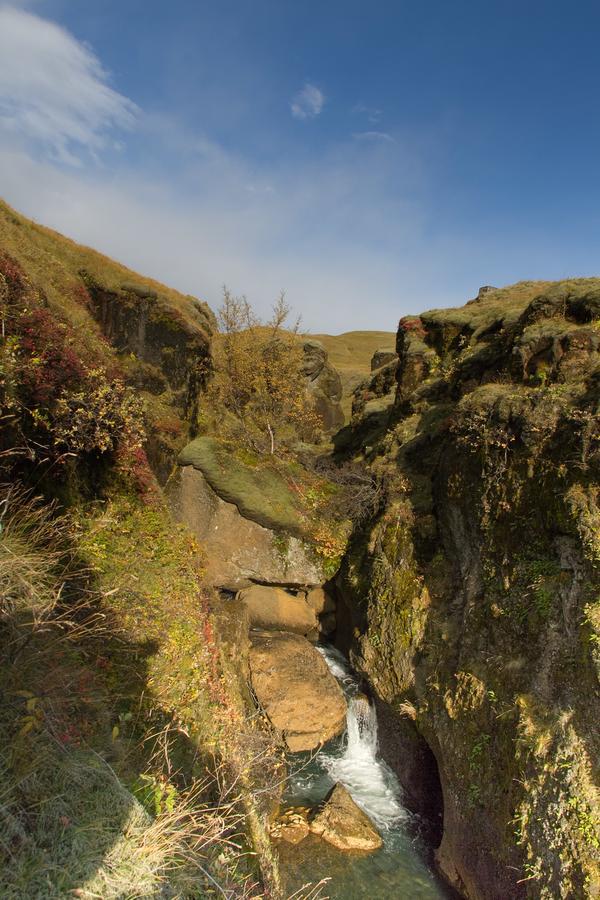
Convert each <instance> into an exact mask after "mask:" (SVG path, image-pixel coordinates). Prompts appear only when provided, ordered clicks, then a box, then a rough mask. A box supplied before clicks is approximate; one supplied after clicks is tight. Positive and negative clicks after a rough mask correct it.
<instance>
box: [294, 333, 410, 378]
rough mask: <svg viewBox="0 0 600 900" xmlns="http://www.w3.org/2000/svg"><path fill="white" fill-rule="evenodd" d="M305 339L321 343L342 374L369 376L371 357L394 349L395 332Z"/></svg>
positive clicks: (327, 335)
mask: <svg viewBox="0 0 600 900" xmlns="http://www.w3.org/2000/svg"><path fill="white" fill-rule="evenodd" d="M303 337H305V338H308V339H311V340H315V341H320V342H321V343H322V344H323V346H324V347H325V349H326V350H327V352H328V353H329V362H330V363H331V365H332V366H334V367H335V368H336V369H338V371H339V372H340V373H344V374H345V373H350V374H355V373H356V374H360V375H367V374H368V373H369V372H370V371H371V357H372V356H373V354H374V353H375V351H376V350H380V349H382V348H385V347H391V348H393V347H394V346H395V344H396V333H395V332H394V331H346V332H344V333H343V334H306V335H303Z"/></svg>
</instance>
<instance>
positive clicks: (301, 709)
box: [250, 631, 346, 753]
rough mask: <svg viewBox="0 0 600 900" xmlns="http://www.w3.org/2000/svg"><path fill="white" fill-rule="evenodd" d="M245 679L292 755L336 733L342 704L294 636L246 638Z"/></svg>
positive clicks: (307, 647) (315, 655) (311, 653)
mask: <svg viewBox="0 0 600 900" xmlns="http://www.w3.org/2000/svg"><path fill="white" fill-rule="evenodd" d="M251 639H252V647H251V649H250V674H251V680H252V687H253V689H254V693H255V694H256V697H257V699H258V702H259V703H260V705H261V706H262V708H263V709H264V711H265V712H266V714H267V716H268V717H269V719H270V720H271V723H272V724H273V726H274V728H275V729H276V730H277V731H278V732H279V733H280V734H281V736H282V738H283V740H284V742H285V744H286V746H287V747H288V749H289V750H291V751H292V752H293V753H297V752H300V751H302V750H314V749H315V747H318V746H319V745H320V744H324V743H325V742H326V741H328V740H330V739H331V738H333V737H335V736H336V735H337V734H339V733H340V732H341V731H342V730H343V728H344V725H345V722H346V701H345V699H344V695H343V693H342V690H341V688H340V686H339V685H338V683H337V681H336V680H335V678H334V677H333V675H332V674H331V672H330V671H329V669H328V667H327V663H326V662H325V660H324V659H323V657H322V656H321V654H320V653H319V651H318V650H315V648H314V647H313V646H312V644H310V643H309V641H307V639H306V638H305V637H302V636H301V635H299V634H288V633H286V632H281V631H279V632H278V631H271V632H269V631H260V632H253V633H251Z"/></svg>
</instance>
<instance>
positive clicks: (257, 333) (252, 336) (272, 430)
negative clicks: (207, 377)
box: [209, 288, 318, 453]
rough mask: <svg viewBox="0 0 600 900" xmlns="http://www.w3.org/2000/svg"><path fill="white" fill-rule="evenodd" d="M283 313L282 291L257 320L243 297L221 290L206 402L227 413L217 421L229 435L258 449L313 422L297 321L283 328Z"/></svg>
mask: <svg viewBox="0 0 600 900" xmlns="http://www.w3.org/2000/svg"><path fill="white" fill-rule="evenodd" d="M289 315H290V308H289V306H288V305H287V303H286V301H285V297H284V295H283V294H281V295H280V297H279V299H278V300H277V301H276V303H275V304H274V306H273V313H272V316H271V318H270V319H269V321H268V322H265V323H263V322H261V320H260V319H259V318H258V317H257V316H256V314H255V313H254V311H253V310H252V308H251V306H250V304H249V303H248V301H247V300H246V298H245V297H241V298H240V297H233V296H232V294H231V293H230V292H229V291H228V290H227V289H226V288H225V289H224V298H223V304H222V306H221V309H220V310H219V321H220V325H221V332H220V333H219V335H218V336H217V338H216V340H215V346H214V377H213V380H212V384H211V387H210V389H209V402H210V404H211V406H212V408H213V409H214V410H217V411H220V412H221V413H222V412H223V411H224V412H225V413H226V414H227V413H228V414H229V419H227V417H225V418H222V419H221V421H220V427H221V428H222V429H224V430H227V429H229V430H231V431H234V432H236V431H237V434H235V435H232V436H235V437H239V438H240V439H241V440H242V441H243V442H244V443H246V444H247V445H249V446H251V447H252V448H253V449H256V450H259V451H261V452H265V451H269V452H271V453H273V452H275V448H276V446H277V447H278V448H279V447H280V445H281V444H282V443H284V444H285V442H286V441H290V440H294V439H296V440H297V439H310V438H311V437H312V436H313V435H314V432H315V430H316V428H317V426H318V417H317V415H316V413H315V410H314V408H313V406H312V403H311V402H310V400H309V397H308V395H307V391H306V384H305V381H304V377H303V373H302V362H303V348H302V342H301V341H299V340H298V329H299V324H300V323H299V321H297V322H296V323H295V324H294V325H293V326H291V327H288V326H287V325H286V322H287V320H288V318H289Z"/></svg>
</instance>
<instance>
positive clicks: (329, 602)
mask: <svg viewBox="0 0 600 900" xmlns="http://www.w3.org/2000/svg"><path fill="white" fill-rule="evenodd" d="M306 602H307V603H308V605H309V606H310V607H311V608H312V609H314V611H315V612H316V614H317V615H318V616H321V615H323V613H332V612H335V600H334V599H333V597H332V596H331V595H330V594H328V593H327V591H326V590H325V588H322V587H315V588H311V590H310V591H309V592H308V593H307V595H306Z"/></svg>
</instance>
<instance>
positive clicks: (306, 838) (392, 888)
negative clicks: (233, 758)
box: [233, 585, 449, 900]
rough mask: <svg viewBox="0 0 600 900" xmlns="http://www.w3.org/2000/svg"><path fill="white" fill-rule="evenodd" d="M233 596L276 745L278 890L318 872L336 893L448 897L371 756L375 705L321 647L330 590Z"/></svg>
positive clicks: (394, 790) (329, 619)
mask: <svg viewBox="0 0 600 900" xmlns="http://www.w3.org/2000/svg"><path fill="white" fill-rule="evenodd" d="M233 603H234V604H237V605H239V608H240V612H241V611H242V610H243V614H244V615H246V616H247V617H248V621H249V626H250V630H249V637H250V648H249V671H250V679H251V686H252V691H253V694H254V696H255V698H256V702H257V705H258V707H259V709H260V710H261V712H262V713H263V715H264V717H265V720H266V721H268V723H269V727H271V728H272V730H273V732H274V735H275V737H276V740H278V741H279V742H280V744H281V746H282V747H284V748H285V752H286V763H287V767H288V773H289V774H288V779H287V781H286V787H285V790H284V793H283V796H282V797H281V802H280V804H279V809H278V811H277V812H276V813H275V814H274V818H273V821H272V825H271V836H272V839H273V842H274V844H275V845H276V846H277V848H278V852H279V857H280V863H281V869H282V879H283V882H284V885H285V888H286V891H287V893H288V894H293V893H294V892H295V891H296V890H299V889H300V888H301V887H302V886H303V885H304V884H306V883H308V882H311V883H315V882H318V881H320V880H321V879H330V881H328V883H327V887H326V889H325V891H326V894H327V895H328V896H330V897H332V898H340V900H341V898H344V900H347V898H369V900H371V898H374V900H377V898H384V897H385V898H389V897H394V898H396V897H397V898H407V900H408V898H421V897H422V898H440V897H446V896H449V895H448V893H447V891H446V889H445V888H444V887H443V886H442V885H441V884H439V883H438V881H437V878H436V876H435V874H434V871H433V869H432V867H431V866H430V865H429V857H430V855H429V853H428V848H427V846H426V844H425V842H424V841H423V840H422V838H421V837H420V828H419V821H418V819H417V818H416V817H415V816H413V815H412V814H411V813H410V812H409V811H408V810H407V809H406V808H405V806H404V803H403V797H402V790H401V787H400V784H399V781H398V779H397V777H396V775H395V774H394V772H392V770H391V769H390V768H389V767H388V766H387V765H386V763H385V762H384V761H383V759H382V758H381V757H380V754H379V743H378V721H377V713H376V710H375V706H374V704H373V703H372V702H371V700H370V699H369V698H368V696H367V695H366V694H365V693H364V685H361V683H360V681H359V678H358V677H357V676H356V675H355V674H354V673H353V672H352V671H351V670H350V668H349V665H348V663H347V660H346V659H345V657H344V656H343V655H342V654H341V653H340V652H338V651H337V650H335V649H334V647H333V646H332V645H331V644H330V643H327V635H328V633H329V629H330V627H331V625H332V624H333V625H335V601H334V599H333V597H332V596H331V595H330V594H328V593H327V592H326V591H325V590H324V589H323V588H321V587H317V588H312V589H310V590H307V591H291V590H289V589H288V590H286V589H284V588H282V587H274V586H266V585H255V586H252V587H250V588H245V589H243V590H241V591H239V592H238V594H237V595H236V597H235V600H233Z"/></svg>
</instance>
